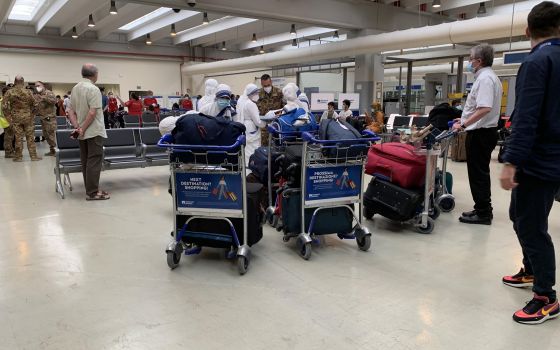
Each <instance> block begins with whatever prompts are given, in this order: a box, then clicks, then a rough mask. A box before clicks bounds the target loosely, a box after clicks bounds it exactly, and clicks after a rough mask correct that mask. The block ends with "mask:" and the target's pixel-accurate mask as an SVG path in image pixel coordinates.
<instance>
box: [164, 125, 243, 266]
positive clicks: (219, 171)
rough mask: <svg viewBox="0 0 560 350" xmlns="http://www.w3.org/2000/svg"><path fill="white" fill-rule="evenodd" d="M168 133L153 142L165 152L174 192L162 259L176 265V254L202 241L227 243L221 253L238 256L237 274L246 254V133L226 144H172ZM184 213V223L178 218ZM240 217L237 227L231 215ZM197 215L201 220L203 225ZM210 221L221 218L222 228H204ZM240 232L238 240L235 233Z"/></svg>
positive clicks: (193, 249)
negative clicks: (240, 226) (239, 229)
mask: <svg viewBox="0 0 560 350" xmlns="http://www.w3.org/2000/svg"><path fill="white" fill-rule="evenodd" d="M171 142H172V138H171V135H165V136H163V137H162V138H161V140H160V141H159V142H158V146H159V147H164V148H167V149H168V150H169V152H170V169H171V185H172V196H173V212H174V226H173V232H172V236H173V239H172V241H171V242H170V243H169V245H168V246H167V249H166V253H167V264H168V265H169V267H170V268H171V269H174V268H176V267H177V266H178V265H179V262H180V260H181V255H182V254H183V253H184V254H185V255H196V254H199V253H200V252H201V250H202V247H205V246H206V247H213V248H226V249H228V252H227V253H226V257H227V258H229V259H235V258H236V259H237V267H238V270H239V273H240V274H241V275H243V274H245V273H246V272H247V269H248V267H249V261H250V259H251V250H250V248H249V245H248V234H247V230H248V228H247V215H246V213H247V198H246V193H247V183H246V179H245V136H244V135H242V136H240V137H239V138H238V139H237V141H236V142H235V144H233V145H230V146H201V145H177V144H172V143H171ZM185 217H186V221H185V222H184V224H183V223H182V222H181V221H182V220H184V219H185ZM230 219H242V220H243V232H237V231H236V229H235V226H234V224H233V223H232V220H230ZM197 220H202V221H206V225H204V224H201V223H198V224H197V222H196V221H197ZM209 221H222V222H224V223H225V224H224V225H222V226H223V227H224V231H228V230H229V232H204V228H205V226H207V225H208V222H209ZM240 234H242V235H243V236H242V237H243V241H242V242H241V241H240V239H239V235H240Z"/></svg>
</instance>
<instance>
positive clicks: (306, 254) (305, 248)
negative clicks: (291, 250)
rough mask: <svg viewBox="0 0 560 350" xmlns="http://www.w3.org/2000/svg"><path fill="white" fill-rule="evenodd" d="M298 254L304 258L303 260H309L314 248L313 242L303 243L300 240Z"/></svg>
mask: <svg viewBox="0 0 560 350" xmlns="http://www.w3.org/2000/svg"><path fill="white" fill-rule="evenodd" d="M297 245H298V254H299V256H301V257H302V258H303V260H309V258H310V257H311V252H312V250H313V248H312V247H311V242H307V243H305V244H301V242H300V241H299V240H298V244H297Z"/></svg>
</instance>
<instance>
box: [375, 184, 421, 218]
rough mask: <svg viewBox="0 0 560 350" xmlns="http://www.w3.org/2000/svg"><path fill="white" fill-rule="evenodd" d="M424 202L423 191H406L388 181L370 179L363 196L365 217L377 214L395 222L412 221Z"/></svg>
mask: <svg viewBox="0 0 560 350" xmlns="http://www.w3.org/2000/svg"><path fill="white" fill-rule="evenodd" d="M423 200H424V191H423V190H418V191H414V190H408V189H404V188H402V187H399V186H397V185H394V184H392V183H390V182H388V181H383V180H380V179H377V178H375V177H374V178H373V179H371V181H370V183H369V185H368V188H367V190H366V193H365V194H364V207H365V214H366V215H365V217H366V218H368V219H371V218H372V217H373V215H374V214H379V215H381V216H384V217H386V218H388V219H391V220H395V221H407V220H410V219H412V218H413V217H414V216H415V215H416V213H417V212H418V209H419V208H420V206H421V205H422V201H423Z"/></svg>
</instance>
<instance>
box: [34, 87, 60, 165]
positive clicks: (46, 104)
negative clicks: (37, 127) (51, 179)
mask: <svg viewBox="0 0 560 350" xmlns="http://www.w3.org/2000/svg"><path fill="white" fill-rule="evenodd" d="M35 90H36V92H37V93H36V94H35V95H33V96H34V97H35V102H36V103H37V107H36V112H37V113H36V115H38V116H40V117H41V128H42V129H43V137H44V138H45V139H47V143H48V144H49V147H50V152H49V153H45V155H46V156H54V155H55V153H54V149H55V147H56V142H55V140H54V138H55V134H56V96H55V95H54V94H53V93H52V91H50V90H48V89H47V88H46V87H45V84H43V82H41V81H38V82H36V83H35Z"/></svg>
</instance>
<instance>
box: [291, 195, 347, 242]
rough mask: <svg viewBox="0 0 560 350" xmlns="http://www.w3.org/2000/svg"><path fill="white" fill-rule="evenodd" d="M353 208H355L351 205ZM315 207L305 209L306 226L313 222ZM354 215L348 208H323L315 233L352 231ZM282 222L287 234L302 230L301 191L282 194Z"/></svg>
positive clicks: (316, 222)
mask: <svg viewBox="0 0 560 350" xmlns="http://www.w3.org/2000/svg"><path fill="white" fill-rule="evenodd" d="M351 207H352V209H353V208H354V206H353V205H351ZM314 211H315V208H308V209H305V227H306V228H307V229H308V228H309V225H310V224H311V217H312V216H313V212H314ZM353 222H354V216H353V215H352V213H351V212H350V211H349V210H348V209H347V208H332V209H323V210H321V211H319V213H317V216H316V218H315V223H314V227H313V232H311V233H313V234H316V235H325V234H331V233H345V234H346V233H350V232H351V231H352V228H353ZM282 224H283V230H284V233H286V234H294V233H302V232H301V192H294V193H292V194H290V195H288V196H282Z"/></svg>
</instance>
